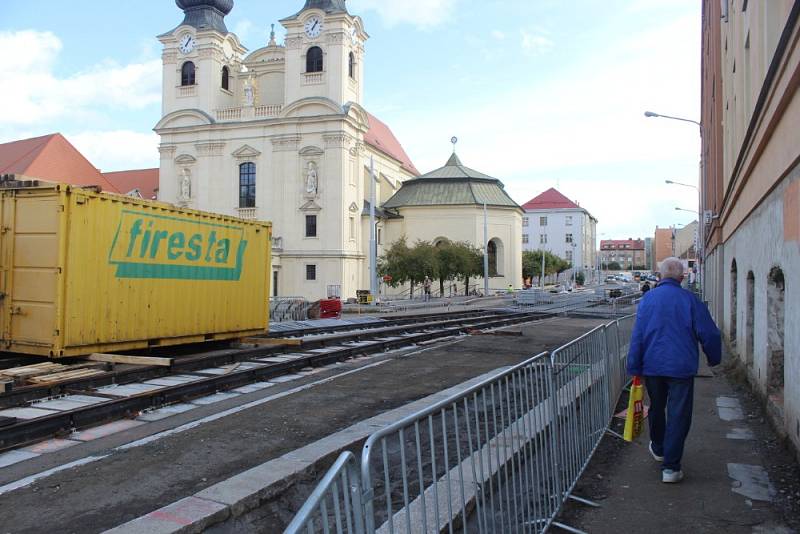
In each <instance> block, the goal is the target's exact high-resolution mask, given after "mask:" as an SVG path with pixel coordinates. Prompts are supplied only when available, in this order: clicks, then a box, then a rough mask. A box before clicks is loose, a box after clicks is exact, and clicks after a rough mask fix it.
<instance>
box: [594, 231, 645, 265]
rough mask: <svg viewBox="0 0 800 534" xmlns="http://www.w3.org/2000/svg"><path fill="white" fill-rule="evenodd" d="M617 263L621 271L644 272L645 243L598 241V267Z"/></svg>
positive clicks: (628, 240)
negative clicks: (636, 270)
mask: <svg viewBox="0 0 800 534" xmlns="http://www.w3.org/2000/svg"><path fill="white" fill-rule="evenodd" d="M614 262H616V263H618V264H619V265H620V267H622V269H623V270H626V271H630V270H634V269H638V270H645V269H646V268H647V267H646V263H645V242H644V240H643V239H632V238H629V239H604V240H602V241H600V266H601V267H607V266H608V264H610V263H614Z"/></svg>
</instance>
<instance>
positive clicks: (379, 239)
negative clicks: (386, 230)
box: [376, 228, 382, 245]
mask: <svg viewBox="0 0 800 534" xmlns="http://www.w3.org/2000/svg"><path fill="white" fill-rule="evenodd" d="M376 244H378V245H380V244H382V241H381V229H380V228H378V235H377V242H376Z"/></svg>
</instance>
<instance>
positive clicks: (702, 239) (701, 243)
mask: <svg viewBox="0 0 800 534" xmlns="http://www.w3.org/2000/svg"><path fill="white" fill-rule="evenodd" d="M644 116H645V117H648V118H661V119H670V120H675V121H681V122H689V123H692V124H695V125H697V128H698V129H699V130H700V142H701V144H702V141H703V124H702V123H701V122H699V121H696V120H693V119H685V118H683V117H674V116H672V115H662V114H661V113H655V112H653V111H645V112H644ZM705 179H706V164H705V161H704V160H703V149H702V147H701V148H700V186H701V187H703V186H705V181H706V180H705ZM668 183H672V182H669V181H668ZM678 185H687V184H678ZM689 187H692V186H689ZM695 189H697V193H698V196H699V197H700V198H699V202H698V204H699V206H700V209H699V212H700V218H699V220H698V221H697V225H698V226H697V234H698V237H699V239H698V243H697V246H698V251H697V255H698V259H699V260H701V261H699V264H700V265H699V268H698V276H699V278H700V290H701V291H702V295H703V299H705V292H706V284H705V268H704V263H705V258H704V257H703V255H704V253H705V248H706V236H705V222H704V221H703V217H702V214H703V213H704V212H705V198H704V196H703V190H702V189H700V188H695Z"/></svg>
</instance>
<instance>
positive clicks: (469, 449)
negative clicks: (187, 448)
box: [286, 317, 634, 534]
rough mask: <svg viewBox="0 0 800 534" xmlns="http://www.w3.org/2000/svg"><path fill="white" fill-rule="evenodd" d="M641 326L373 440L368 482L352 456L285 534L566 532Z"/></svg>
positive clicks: (535, 364) (544, 362) (542, 361)
mask: <svg viewBox="0 0 800 534" xmlns="http://www.w3.org/2000/svg"><path fill="white" fill-rule="evenodd" d="M633 321H634V317H625V318H622V319H620V320H617V321H612V322H610V323H608V324H606V325H603V326H598V327H597V328H595V329H594V330H592V331H591V332H588V333H587V334H585V335H583V336H581V337H579V338H578V339H576V340H574V341H571V342H570V343H567V344H566V345H564V346H562V347H559V348H558V349H556V350H554V351H553V352H552V354H548V353H542V354H539V355H537V356H535V357H533V358H531V359H529V360H527V361H525V362H523V363H520V364H518V365H516V366H514V367H511V368H510V369H507V370H505V371H503V372H501V373H499V374H497V375H495V376H492V377H490V378H488V379H486V380H484V381H482V382H480V383H478V384H476V385H474V386H472V387H470V388H469V389H467V390H466V391H464V392H461V393H459V394H457V395H454V396H452V397H450V398H448V399H445V400H443V401H441V402H439V403H437V404H434V405H432V406H430V407H428V408H425V409H423V410H421V411H419V412H417V413H415V414H412V415H410V416H408V417H406V418H404V419H402V420H400V421H397V422H395V423H394V424H391V425H389V426H387V427H386V428H383V429H381V430H379V431H378V432H376V433H374V434H372V435H371V436H370V437H369V438H368V439H367V441H366V443H365V444H364V447H363V449H362V454H361V465H360V476H358V473H355V472H354V471H353V470H354V469H355V467H354V458H353V455H352V453H350V452H346V453H343V455H342V456H341V457H340V458H339V460H338V461H337V463H336V464H334V466H333V467H332V468H331V470H330V471H329V472H328V474H327V475H326V477H325V478H324V479H323V481H322V482H321V483H320V485H319V487H318V488H317V489H316V491H315V492H314V493H313V494H312V496H311V497H310V499H309V501H308V502H307V503H306V504H305V506H303V508H302V509H301V510H300V512H299V513H298V515H297V517H295V520H294V521H293V522H292V523H291V525H290V526H289V528H288V529H287V530H286V532H287V533H291V534H294V533H300V532H308V533H313V532H325V533H326V534H327V533H328V532H336V533H351V532H354V533H356V534H361V533H362V532H363V533H365V534H375V533H381V534H383V533H387V534H395V533H398V534H400V533H402V534H408V533H412V532H422V533H427V532H443V531H449V532H453V531H454V530H461V531H463V532H478V533H495V532H503V533H515V532H543V531H545V530H546V529H547V528H549V527H550V526H551V525H558V526H562V527H565V525H561V524H559V523H556V522H555V519H556V517H557V516H558V514H559V512H560V511H561V508H562V506H563V504H564V502H565V501H566V500H567V499H568V498H573V499H576V500H579V501H582V502H586V503H588V501H585V500H583V499H579V498H577V497H574V496H572V495H571V493H572V490H573V489H574V487H575V485H576V484H577V482H578V480H579V478H580V476H581V474H582V473H583V471H584V469H585V468H586V466H587V465H588V463H589V461H590V459H591V457H592V455H593V454H594V451H595V450H596V448H597V446H598V445H599V443H600V440H601V438H602V437H603V434H604V433H605V432H606V431H607V430H608V427H609V424H610V421H611V418H612V416H613V413H614V408H615V407H616V402H617V399H618V398H619V395H620V393H621V392H622V389H623V388H624V386H625V384H626V383H627V377H626V374H625V362H624V360H625V357H626V355H627V347H628V345H629V343H630V341H629V340H630V335H631V332H632V328H633ZM359 484H360V488H361V489H360V493H359V492H358V491H356V490H355V489H353V488H354V487H357V486H358V485H359ZM348 489H349V491H350V493H349V494H348V495H349V496H350V498H349V500H346V499H345V497H344V495H345V494H346V490H348ZM329 504H332V505H333V506H332V507H329V506H328V505H329ZM590 504H591V503H590ZM359 506H361V508H359ZM359 512H360V513H361V514H362V515H361V516H359V517H356V516H358V514H359ZM341 518H347V519H348V521H349V522H347V521H343V520H342V519H341ZM334 527H335V530H334ZM359 528H363V530H359ZM573 531H574V530H573Z"/></svg>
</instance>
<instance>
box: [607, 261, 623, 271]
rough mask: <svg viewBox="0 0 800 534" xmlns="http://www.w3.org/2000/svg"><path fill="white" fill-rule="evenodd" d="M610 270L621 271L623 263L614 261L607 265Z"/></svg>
mask: <svg viewBox="0 0 800 534" xmlns="http://www.w3.org/2000/svg"><path fill="white" fill-rule="evenodd" d="M606 267H607V268H608V270H609V271H621V270H622V265H620V264H619V262H618V261H612V262H611V263H609V264H608V265H606Z"/></svg>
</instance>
